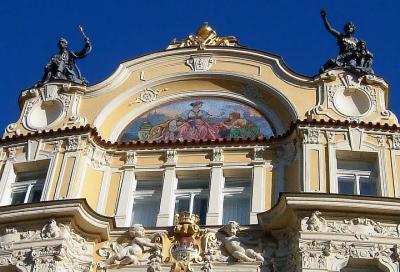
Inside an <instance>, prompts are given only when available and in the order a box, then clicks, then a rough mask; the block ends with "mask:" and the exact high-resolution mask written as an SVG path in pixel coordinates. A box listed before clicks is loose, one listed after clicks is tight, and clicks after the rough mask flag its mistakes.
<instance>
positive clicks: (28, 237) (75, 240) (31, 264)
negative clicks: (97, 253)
mask: <svg viewBox="0 0 400 272" xmlns="http://www.w3.org/2000/svg"><path fill="white" fill-rule="evenodd" d="M2 229H3V232H2V233H1V235H0V269H1V267H7V266H13V267H16V268H18V269H20V271H29V272H31V271H35V272H36V271H37V272H39V271H68V272H78V271H90V269H91V267H92V258H93V255H92V251H93V244H92V243H90V242H87V241H86V239H84V238H83V237H81V236H80V235H78V234H76V233H75V232H74V231H73V230H72V229H71V228H70V227H69V226H68V225H64V224H61V223H57V222H56V220H54V219H51V220H50V221H49V222H48V223H46V224H45V225H44V226H43V227H42V228H40V227H38V226H35V225H32V226H26V225H24V226H19V225H17V226H15V227H10V226H3V228H2Z"/></svg>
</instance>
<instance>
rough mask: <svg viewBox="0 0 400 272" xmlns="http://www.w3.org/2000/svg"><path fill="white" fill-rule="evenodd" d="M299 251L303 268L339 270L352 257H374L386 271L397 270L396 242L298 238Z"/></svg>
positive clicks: (370, 258) (371, 258)
mask: <svg viewBox="0 0 400 272" xmlns="http://www.w3.org/2000/svg"><path fill="white" fill-rule="evenodd" d="M299 252H300V254H301V265H302V268H303V269H321V270H327V271H341V269H342V268H343V267H345V266H346V265H347V263H348V261H349V259H350V258H353V259H369V260H374V259H376V260H378V261H379V262H380V263H382V264H383V266H385V267H386V268H388V269H389V270H387V271H393V272H394V271H398V270H397V269H398V265H397V262H398V261H399V259H398V255H397V244H394V245H392V244H384V243H364V242H359V243H353V242H341V241H331V240H329V241H320V240H300V241H299ZM385 271H386V270H385Z"/></svg>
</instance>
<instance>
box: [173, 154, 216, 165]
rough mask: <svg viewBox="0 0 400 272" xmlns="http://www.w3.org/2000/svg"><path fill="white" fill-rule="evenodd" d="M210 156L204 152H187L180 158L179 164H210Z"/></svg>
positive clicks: (180, 155)
mask: <svg viewBox="0 0 400 272" xmlns="http://www.w3.org/2000/svg"><path fill="white" fill-rule="evenodd" d="M209 158H210V154H208V153H202V152H185V153H181V154H179V156H178V161H177V163H178V164H208V163H209V162H210V159H209Z"/></svg>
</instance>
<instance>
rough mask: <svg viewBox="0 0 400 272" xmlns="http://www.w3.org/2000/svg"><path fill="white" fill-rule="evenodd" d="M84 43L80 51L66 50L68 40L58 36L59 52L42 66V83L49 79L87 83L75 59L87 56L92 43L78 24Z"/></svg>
mask: <svg viewBox="0 0 400 272" xmlns="http://www.w3.org/2000/svg"><path fill="white" fill-rule="evenodd" d="M79 30H80V32H81V34H82V36H83V40H84V42H85V45H84V47H83V49H82V50H81V51H78V52H73V51H71V50H68V41H67V40H66V39H65V38H60V40H59V41H58V48H59V50H60V51H59V52H58V53H56V54H54V55H53V56H52V57H51V59H50V61H49V62H48V63H47V65H46V66H45V68H44V75H43V78H42V81H41V82H43V83H46V82H48V81H51V80H66V81H71V82H75V83H78V84H83V85H87V84H88V82H87V80H86V79H85V78H84V77H82V74H81V72H80V70H79V68H78V66H77V65H76V63H75V62H76V60H77V59H81V58H83V57H85V56H87V55H88V54H89V53H90V51H92V44H91V42H90V40H89V37H87V36H86V34H85V32H84V31H83V28H82V27H81V26H79Z"/></svg>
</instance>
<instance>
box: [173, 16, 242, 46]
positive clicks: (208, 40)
mask: <svg viewBox="0 0 400 272" xmlns="http://www.w3.org/2000/svg"><path fill="white" fill-rule="evenodd" d="M193 46H197V47H198V48H199V49H201V50H203V49H205V48H206V46H239V42H238V40H237V39H236V38H235V37H233V36H227V37H218V35H217V32H216V31H215V30H214V29H213V28H212V27H211V26H210V25H209V24H208V22H204V24H203V25H202V26H201V27H200V28H199V30H197V32H196V34H194V35H193V34H191V35H189V36H188V37H187V38H186V39H183V40H180V41H177V40H176V39H174V40H172V42H171V43H170V44H169V46H168V47H167V49H174V48H180V47H193Z"/></svg>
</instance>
